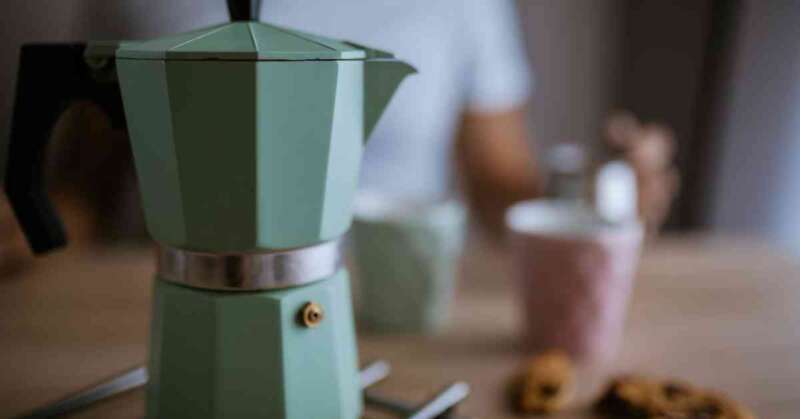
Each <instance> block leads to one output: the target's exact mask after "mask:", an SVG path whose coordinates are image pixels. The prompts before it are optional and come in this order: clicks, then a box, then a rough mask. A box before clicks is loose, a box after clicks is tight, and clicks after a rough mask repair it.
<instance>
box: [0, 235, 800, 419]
mask: <svg viewBox="0 0 800 419" xmlns="http://www.w3.org/2000/svg"><path fill="white" fill-rule="evenodd" d="M464 265H465V269H464V275H463V278H462V281H461V284H460V285H461V286H460V289H459V295H458V297H457V307H456V309H455V310H454V313H453V319H452V320H453V321H452V327H451V328H450V329H449V330H447V331H446V332H445V333H444V334H442V335H440V336H436V337H414V336H362V337H361V340H360V349H361V352H362V355H361V358H362V360H363V361H369V360H372V359H376V358H382V359H386V360H388V361H390V362H391V363H392V364H393V366H394V372H393V374H392V376H391V378H390V379H389V380H388V381H386V382H384V383H382V384H380V385H379V387H378V389H379V390H380V391H381V392H383V393H385V394H387V395H391V396H397V397H402V398H404V399H408V400H421V399H424V398H425V397H426V396H427V395H429V393H430V392H431V391H432V390H434V389H437V388H439V387H441V386H443V385H445V384H447V383H448V382H450V381H453V380H457V379H460V380H466V381H468V382H469V383H470V384H471V386H472V388H473V394H472V395H471V396H470V398H469V399H468V401H466V402H465V403H464V404H463V406H462V407H461V412H462V413H464V414H468V415H470V416H471V417H476V418H477V417H480V418H487V419H488V418H495V419H501V418H512V417H515V416H514V415H512V414H510V413H509V412H508V411H507V410H506V408H505V405H504V400H503V393H504V392H503V387H504V383H505V381H506V379H507V377H508V376H509V374H510V373H511V372H512V371H513V370H514V368H515V367H516V366H517V365H518V364H519V362H520V361H521V360H522V359H524V356H523V355H522V354H521V353H520V352H519V350H518V349H517V346H516V328H515V321H516V318H515V314H516V311H515V307H514V301H513V299H512V298H511V291H512V288H511V287H510V284H509V280H508V275H507V260H506V258H505V256H503V255H501V254H499V253H497V252H494V251H491V250H488V249H487V248H483V247H481V246H478V245H472V246H471V247H470V249H469V250H468V252H467V257H466V258H465V262H464ZM152 270H153V266H152V260H151V255H150V253H149V252H148V251H146V250H145V251H143V250H141V249H134V250H130V249H128V250H123V249H117V250H106V251H104V252H89V251H85V250H83V251H79V250H73V251H68V252H65V253H62V254H58V255H53V256H50V257H48V258H46V259H41V260H40V261H39V263H38V264H37V265H36V267H35V268H32V269H30V270H28V271H26V272H25V273H23V274H20V275H18V276H17V277H13V278H3V279H2V280H0V418H5V417H9V416H13V415H15V414H18V413H22V412H24V411H27V410H28V409H31V408H33V407H36V406H39V405H41V404H44V403H47V402H49V401H52V400H54V399H58V398H61V397H63V396H65V395H67V394H69V393H71V392H73V391H75V390H76V389H80V388H82V387H85V386H88V385H90V384H93V383H95V382H97V381H99V380H101V379H103V378H105V377H108V376H109V375H112V374H115V373H118V372H120V371H123V370H126V369H128V368H130V367H132V366H135V365H137V364H141V363H143V362H144V360H145V356H146V340H147V323H148V316H149V300H150V285H151V280H150V275H151V273H152ZM623 371H634V372H641V373H648V374H656V375H660V376H672V377H680V378H684V379H688V380H691V381H693V382H695V383H697V384H699V385H703V386H709V387H713V388H716V389H719V390H722V391H725V392H727V393H728V394H730V395H731V396H733V397H736V398H738V399H740V400H742V401H743V402H745V403H747V404H749V405H750V406H751V407H752V408H753V409H754V410H755V411H756V412H757V414H758V415H759V417H760V418H765V419H781V418H786V419H789V418H797V417H798V416H799V415H800V270H799V269H798V268H797V266H796V264H795V262H794V261H793V260H792V259H791V258H789V257H788V256H785V255H782V254H780V253H778V252H776V251H774V250H773V249H770V248H769V247H767V246H765V245H763V244H759V243H757V242H754V241H749V240H744V239H731V238H727V239H721V238H709V237H704V236H692V237H684V238H669V239H667V240H663V241H662V242H660V243H658V244H656V245H654V246H652V247H650V248H649V249H648V250H647V251H646V253H645V256H644V259H643V263H642V267H641V269H640V274H639V278H638V283H637V287H636V291H635V295H634V298H633V303H632V307H631V311H630V320H629V322H628V327H627V330H626V337H625V343H624V346H623V349H622V351H621V353H620V356H619V360H618V361H617V362H616V363H615V364H614V365H608V366H606V368H604V369H603V370H599V369H598V370H592V371H582V372H581V375H580V384H581V385H580V402H579V403H577V405H576V406H575V407H574V408H572V409H571V410H570V411H567V412H563V413H561V414H559V415H555V416H553V417H556V418H584V417H590V415H588V413H587V411H586V404H587V402H588V401H589V400H590V399H591V397H593V396H594V394H595V392H596V391H597V390H598V388H599V387H600V386H601V385H602V383H603V382H604V380H605V375H604V374H606V373H607V372H623ZM143 411H144V400H143V392H142V391H141V390H136V391H132V392H130V393H127V394H125V395H122V396H119V397H117V398H115V399H112V400H109V401H106V402H104V403H101V404H99V405H97V406H95V407H92V408H91V409H88V410H85V411H83V412H80V413H78V414H75V415H73V416H72V417H74V418H141V417H143ZM369 417H375V418H377V417H380V416H378V415H374V416H369Z"/></svg>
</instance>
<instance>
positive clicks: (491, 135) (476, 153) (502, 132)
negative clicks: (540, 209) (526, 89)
mask: <svg viewBox="0 0 800 419" xmlns="http://www.w3.org/2000/svg"><path fill="white" fill-rule="evenodd" d="M526 110H527V107H526V106H520V107H516V108H514V109H510V110H507V111H501V112H475V111H467V112H465V113H464V116H463V118H462V122H461V126H460V129H459V131H458V137H457V139H456V149H455V158H456V166H457V168H458V170H459V175H460V176H459V179H460V181H461V187H462V189H463V191H464V195H465V197H466V199H467V202H468V203H469V206H470V209H471V210H472V212H473V215H474V216H475V217H476V219H477V220H478V221H479V223H480V224H481V226H482V227H483V228H484V229H485V230H486V231H487V232H488V233H490V235H491V236H494V237H495V238H498V237H501V235H502V233H503V231H504V222H503V219H504V214H505V210H506V209H507V208H508V207H509V206H510V205H511V204H513V203H514V202H517V201H521V200H524V199H528V198H533V197H536V196H538V195H539V194H540V193H541V187H542V185H541V178H540V176H539V174H538V173H539V172H538V167H537V165H536V160H535V158H534V156H533V152H532V148H531V141H529V140H530V138H529V134H528V127H527V118H526Z"/></svg>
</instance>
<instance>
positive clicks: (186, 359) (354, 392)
mask: <svg viewBox="0 0 800 419" xmlns="http://www.w3.org/2000/svg"><path fill="white" fill-rule="evenodd" d="M198 284H202V286H203V287H202V288H201V287H200V286H198ZM148 369H149V374H150V381H149V382H148V388H147V417H148V418H152V419H155V418H182V417H186V418H194V419H203V418H239V417H241V418H253V419H259V418H264V419H267V418H269V419H308V418H318V419H328V418H330V419H356V418H358V417H360V415H361V411H362V394H361V387H360V384H359V378H358V377H359V375H358V374H359V371H358V356H357V347H356V339H355V328H354V322H353V312H352V306H351V298H350V287H349V277H348V273H347V270H346V269H345V268H344V267H343V266H342V264H341V254H340V252H339V245H338V243H336V242H329V243H323V244H321V245H316V246H309V247H305V248H299V249H294V250H290V251H281V252H271V253H247V254H239V255H235V254H219V255H215V254H210V253H197V252H188V251H183V250H179V249H174V248H166V247H162V248H161V249H160V250H159V269H158V273H157V274H156V281H155V288H154V298H153V319H152V327H151V337H150V359H149V368H148Z"/></svg>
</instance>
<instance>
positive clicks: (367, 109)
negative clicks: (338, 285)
mask: <svg viewBox="0 0 800 419" xmlns="http://www.w3.org/2000/svg"><path fill="white" fill-rule="evenodd" d="M115 55H116V64H117V73H118V77H119V82H120V86H121V91H122V98H123V102H124V108H125V117H126V120H127V123H128V130H129V134H130V137H131V144H132V147H133V152H134V157H135V161H136V168H137V173H138V176H139V180H140V188H141V192H142V197H143V202H144V209H145V216H146V219H147V226H148V229H149V231H150V234H151V235H152V236H153V238H154V239H155V240H157V241H158V242H160V243H163V244H166V245H169V246H173V247H178V248H183V249H191V250H197V251H208V252H249V251H262V250H273V249H286V248H293V247H300V246H307V245H310V244H314V243H319V242H323V241H327V240H331V239H333V238H336V237H338V236H340V235H342V234H343V233H344V232H345V231H346V230H347V229H348V228H349V226H350V223H351V218H352V211H351V209H352V208H351V207H352V202H353V198H354V193H355V190H356V183H357V178H358V172H359V167H360V159H361V155H362V150H363V147H364V143H365V141H366V139H367V138H368V137H369V134H370V131H371V130H372V128H373V127H374V126H375V124H376V122H377V120H378V118H379V117H380V116H381V114H382V113H383V110H384V108H385V107H386V105H387V103H388V102H389V99H390V98H391V96H392V94H393V93H394V91H395V89H396V88H397V86H398V85H399V84H400V82H401V81H402V79H403V78H404V77H405V76H406V75H408V74H411V73H413V72H414V69H413V68H412V67H411V66H409V65H408V64H405V63H403V62H401V61H398V60H395V59H393V58H392V55H391V54H389V53H386V52H383V51H378V50H373V49H368V48H364V47H362V46H359V45H356V44H352V43H347V42H343V41H337V40H332V39H328V38H323V37H320V36H316V35H310V34H307V33H303V32H299V31H295V30H290V29H286V28H281V27H277V26H273V25H268V24H265V23H260V22H256V21H234V22H232V23H227V24H222V25H218V26H213V27H210V28H206V29H200V30H197V31H193V32H189V33H185V34H180V35H174V36H169V37H166V38H161V39H156V40H151V41H144V42H124V43H122V44H121V45H120V47H119V49H117V50H116V53H115Z"/></svg>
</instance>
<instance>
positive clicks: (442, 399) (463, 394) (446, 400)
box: [408, 382, 469, 419]
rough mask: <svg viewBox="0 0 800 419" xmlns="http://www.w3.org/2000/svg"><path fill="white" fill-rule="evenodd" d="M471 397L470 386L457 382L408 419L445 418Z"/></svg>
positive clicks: (424, 404)
mask: <svg viewBox="0 0 800 419" xmlns="http://www.w3.org/2000/svg"><path fill="white" fill-rule="evenodd" d="M468 395H469V385H468V384H467V383H463V382H457V383H453V384H451V385H449V386H448V387H447V388H445V389H444V390H442V391H440V392H439V393H438V394H437V395H436V396H434V397H433V398H431V399H430V400H428V401H426V402H425V403H423V404H422V406H420V407H419V408H418V409H417V410H416V411H415V412H414V413H413V414H412V415H410V416H409V417H408V419H434V418H438V417H443V416H445V415H446V414H447V413H448V412H450V411H452V410H451V409H452V408H454V407H455V406H456V405H457V404H458V403H460V402H461V401H463V400H464V399H466V398H467V396H468Z"/></svg>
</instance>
